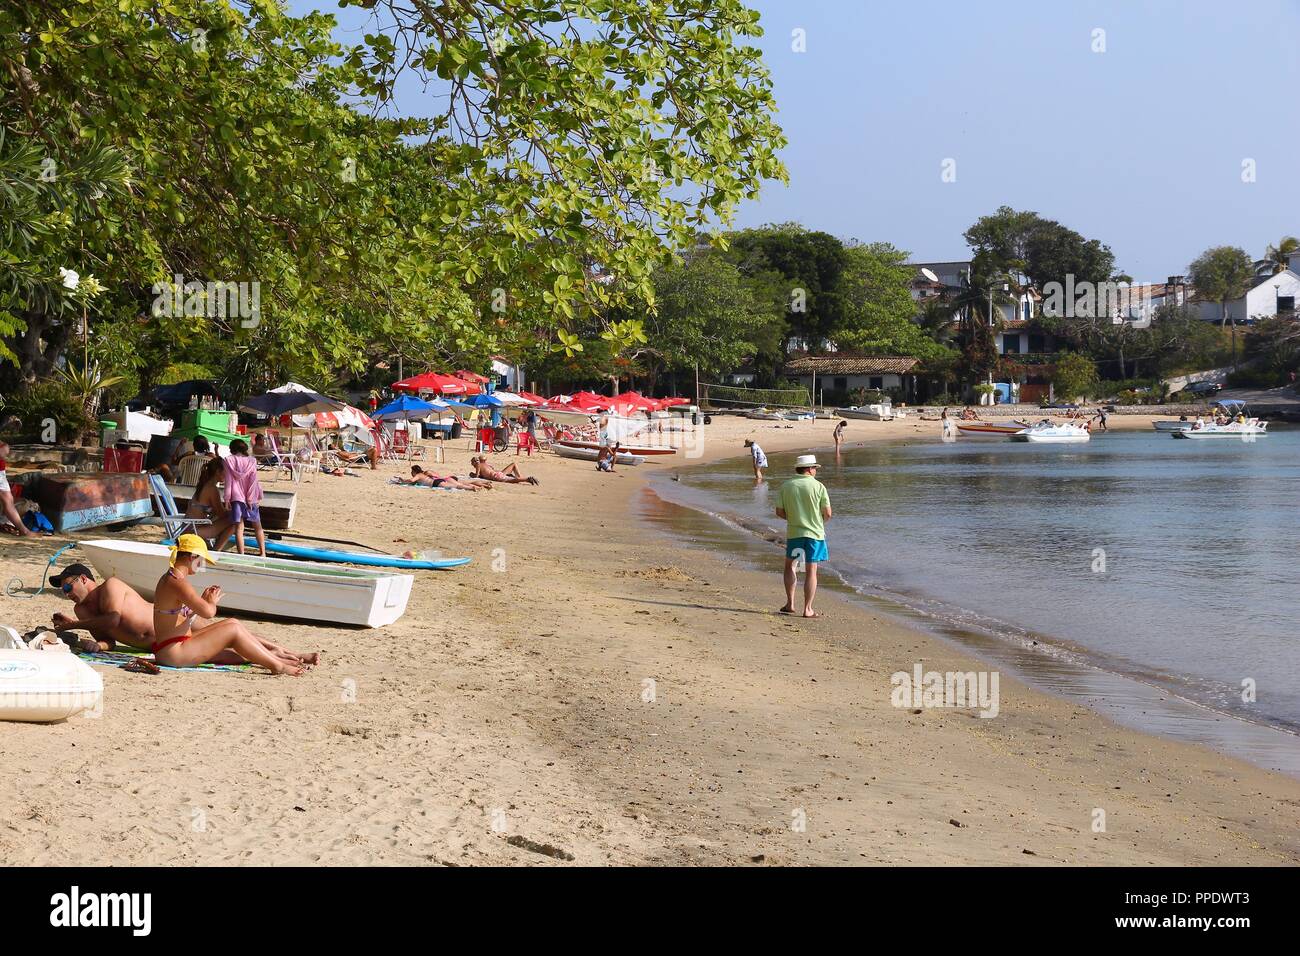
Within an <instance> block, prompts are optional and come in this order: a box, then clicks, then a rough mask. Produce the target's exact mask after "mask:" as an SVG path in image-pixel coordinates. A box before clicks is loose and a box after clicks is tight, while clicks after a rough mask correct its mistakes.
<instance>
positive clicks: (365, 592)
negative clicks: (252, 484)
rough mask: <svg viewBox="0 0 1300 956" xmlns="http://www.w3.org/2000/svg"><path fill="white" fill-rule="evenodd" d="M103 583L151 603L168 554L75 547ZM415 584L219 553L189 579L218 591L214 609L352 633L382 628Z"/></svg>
mask: <svg viewBox="0 0 1300 956" xmlns="http://www.w3.org/2000/svg"><path fill="white" fill-rule="evenodd" d="M78 547H80V548H81V550H82V551H84V552H85V553H86V556H87V557H88V558H89V559H90V563H91V564H93V565H94V566H95V569H96V570H97V571H99V573H100V574H101V575H103V576H104V577H108V576H110V575H113V576H115V577H117V578H120V579H121V580H122V581H125V582H126V583H127V584H129V585H130V586H131V587H133V588H135V589H136V590H137V591H139V592H140V593H141V594H142V595H143V596H144V597H145V598H147V599H149V600H153V593H154V586H155V585H156V584H157V583H158V579H159V578H160V577H162V575H163V574H164V573H165V572H166V570H167V561H168V556H169V554H170V552H169V549H168V548H167V547H166V546H165V545H161V544H148V543H145V542H139V541H113V540H95V541H82V542H81V543H80V544H79V545H78ZM413 581H414V578H413V577H412V576H411V575H409V574H394V573H392V572H388V571H382V570H378V569H370V568H352V567H343V566H341V565H337V564H333V565H329V564H317V563H314V562H310V561H295V560H291V559H288V558H262V557H258V556H256V555H238V554H233V553H229V552H226V553H223V554H221V555H220V556H219V558H218V559H217V561H216V562H213V563H210V564H208V565H207V567H206V568H205V569H204V570H203V571H202V572H201V573H200V574H199V575H197V576H196V577H195V579H194V586H195V587H196V588H197V589H198V590H200V591H201V590H203V588H206V587H208V586H209V585H212V584H218V585H220V586H221V589H222V591H223V592H224V593H223V595H222V598H221V610H223V611H242V612H244V613H246V614H256V615H261V616H268V617H288V618H297V619H299V620H304V621H318V622H322V623H331V624H351V625H355V626H358V627H383V626H384V625H385V624H392V623H393V622H394V621H396V620H397V619H398V618H400V617H401V616H402V615H403V614H404V613H406V602H407V601H408V600H409V599H410V597H411V585H412V582H413Z"/></svg>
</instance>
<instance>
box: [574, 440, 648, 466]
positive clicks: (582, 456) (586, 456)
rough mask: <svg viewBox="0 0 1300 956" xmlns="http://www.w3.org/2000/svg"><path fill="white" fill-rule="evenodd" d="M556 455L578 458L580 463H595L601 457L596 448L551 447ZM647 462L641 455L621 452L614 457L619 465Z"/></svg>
mask: <svg viewBox="0 0 1300 956" xmlns="http://www.w3.org/2000/svg"><path fill="white" fill-rule="evenodd" d="M551 447H552V448H553V449H554V451H555V453H556V454H557V455H559V456H560V457H561V458H577V459H579V460H580V461H595V460H596V459H597V458H598V457H599V456H600V451H599V450H598V449H596V448H574V447H572V446H571V445H560V444H555V445H552V446H551ZM643 461H645V458H643V457H642V456H641V455H629V454H628V453H627V452H619V453H618V454H617V455H615V456H614V462H615V464H619V465H639V464H641V462H643Z"/></svg>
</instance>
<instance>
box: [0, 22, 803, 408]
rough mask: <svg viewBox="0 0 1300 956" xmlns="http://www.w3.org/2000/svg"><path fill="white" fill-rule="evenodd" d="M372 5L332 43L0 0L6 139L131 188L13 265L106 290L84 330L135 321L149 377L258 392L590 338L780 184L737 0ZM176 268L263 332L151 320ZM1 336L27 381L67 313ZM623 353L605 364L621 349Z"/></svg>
mask: <svg viewBox="0 0 1300 956" xmlns="http://www.w3.org/2000/svg"><path fill="white" fill-rule="evenodd" d="M362 5H364V6H367V7H374V6H375V4H374V3H372V2H366V3H364V4H362ZM376 13H377V14H378V15H379V17H380V20H381V25H382V26H383V27H384V29H382V30H380V31H377V32H376V33H375V34H373V35H371V36H369V37H367V38H366V42H365V44H364V45H361V46H357V47H347V48H345V47H342V46H340V45H339V44H337V43H336V42H335V41H334V40H333V39H332V38H331V31H332V30H333V27H334V20H333V18H332V17H330V16H327V15H325V14H320V13H312V14H308V15H306V16H303V17H292V16H288V15H287V14H285V13H284V12H283V10H282V9H281V7H280V6H279V5H277V4H275V3H272V2H265V0H248V2H236V0H168V2H167V3H165V4H156V3H153V2H152V0H85V2H82V3H77V4H73V5H66V4H59V3H55V2H52V0H18V2H16V3H13V4H8V5H6V6H5V7H4V8H3V9H0V77H5V78H6V82H12V83H13V84H14V87H13V90H12V92H13V94H14V95H9V96H6V97H5V98H4V99H3V100H0V127H4V128H6V129H7V130H9V131H10V133H12V135H13V136H15V137H17V138H18V139H20V140H22V141H24V142H27V143H29V144H31V148H33V149H34V150H36V151H37V152H39V153H41V154H42V156H43V157H50V158H52V159H53V160H54V162H55V163H56V167H57V168H58V169H60V170H65V171H66V170H74V169H76V168H78V165H79V164H84V163H86V162H87V160H86V157H87V156H88V155H89V154H90V153H89V151H90V148H91V146H92V145H93V144H98V143H103V144H105V145H106V146H107V147H108V148H111V149H112V150H115V151H116V152H117V153H118V154H119V155H120V156H121V157H122V158H123V159H124V161H125V162H126V163H127V164H129V166H130V167H131V169H132V177H131V181H130V187H129V189H127V190H125V191H123V193H122V194H121V195H117V194H114V193H112V192H110V191H108V190H95V191H94V192H93V193H92V196H91V199H92V202H93V208H92V209H90V210H88V211H87V214H85V215H81V216H77V217H75V220H74V221H72V222H70V223H67V224H66V225H67V227H68V228H66V229H65V230H64V232H63V233H62V234H60V235H58V236H53V237H52V238H51V239H50V240H49V241H48V242H46V243H45V245H44V247H43V248H41V249H38V250H37V252H36V254H33V255H32V256H31V257H30V258H31V260H32V261H33V262H39V263H48V262H51V261H54V260H55V259H58V260H59V261H64V258H60V257H65V258H66V259H67V260H68V265H69V267H70V268H74V269H76V270H77V271H79V272H81V273H82V274H83V275H84V274H88V273H90V272H93V273H94V274H95V275H96V276H97V277H98V279H99V280H100V282H102V283H103V285H104V286H105V287H106V289H107V292H106V293H105V295H104V301H103V302H102V303H101V308H100V314H99V316H97V317H96V318H95V320H94V321H93V322H92V336H98V335H101V334H105V333H106V330H107V329H109V328H112V327H121V328H122V329H123V331H124V332H126V330H129V334H124V335H122V336H120V337H119V341H120V340H128V341H130V342H131V343H132V344H133V348H134V351H133V354H130V355H127V356H122V357H121V361H122V362H123V364H124V365H129V366H131V367H130V369H129V371H131V372H132V373H133V374H135V376H136V378H137V380H138V381H139V383H140V385H141V386H142V387H147V386H148V385H149V384H152V383H153V382H155V381H159V380H161V379H162V378H164V377H167V374H168V373H167V369H169V368H173V367H175V366H177V365H179V364H183V363H197V364H199V365H202V366H204V367H207V368H211V369H213V370H214V371H215V372H217V373H218V374H220V375H221V377H222V378H223V379H225V380H226V381H227V382H228V383H230V384H232V385H236V386H238V388H237V390H254V389H256V388H258V387H261V386H263V385H266V384H273V383H274V382H276V381H277V380H280V379H282V378H284V377H289V376H290V375H292V376H293V377H295V378H298V379H300V380H303V381H306V382H307V383H309V384H311V383H323V382H326V381H331V380H334V379H335V378H337V377H339V376H341V375H344V376H345V375H352V374H364V373H365V372H366V371H367V370H368V369H370V368H373V366H374V364H375V363H376V362H377V361H379V360H381V359H391V358H395V357H396V356H395V354H394V353H397V354H401V355H403V356H404V357H405V358H406V359H407V360H408V365H413V364H415V362H416V361H419V362H423V363H427V364H435V363H438V364H440V363H443V362H446V363H455V364H461V363H462V362H465V363H469V362H471V361H477V362H482V361H485V360H486V356H488V355H490V354H492V353H493V352H494V351H497V350H519V351H527V350H529V349H532V350H534V351H536V350H540V349H542V348H549V347H550V344H551V343H553V342H554V340H555V338H556V336H557V335H558V334H559V333H560V332H562V331H564V330H565V329H569V328H570V327H572V326H576V325H577V324H580V323H589V321H590V320H593V319H594V320H595V323H596V324H595V327H594V328H593V332H594V333H595V334H596V335H597V337H599V335H601V334H610V329H611V328H612V326H608V325H602V324H601V322H602V318H603V317H604V316H606V315H610V314H612V313H611V312H610V311H609V307H610V306H611V305H615V304H618V303H620V302H628V301H637V300H640V301H643V302H650V301H652V299H653V284H652V278H651V277H652V274H653V268H654V264H655V263H656V262H658V261H662V260H663V258H664V256H665V254H666V252H667V251H668V250H670V249H672V248H673V247H675V246H684V245H686V244H688V242H689V241H693V239H694V236H695V235H696V233H697V231H699V230H702V229H709V228H714V227H716V225H718V224H719V223H725V222H726V221H727V219H728V218H729V217H730V215H731V214H732V212H733V211H734V209H735V206H736V204H737V203H738V202H739V201H740V200H741V199H744V198H748V197H752V196H753V195H755V194H756V192H757V189H758V186H759V183H760V182H761V181H762V180H763V179H765V178H776V179H780V178H783V177H784V170H783V169H782V167H781V165H780V163H779V161H778V160H777V159H776V156H775V153H776V150H777V149H778V148H779V147H780V146H781V145H782V144H783V140H782V137H781V133H780V130H779V129H778V128H777V127H776V125H775V124H774V122H773V120H772V112H773V105H772V99H771V89H770V81H769V79H768V76H767V73H766V71H765V69H764V68H763V66H762V62H761V58H760V56H759V54H758V51H757V50H756V49H755V48H753V47H752V46H750V45H748V42H747V41H748V38H750V37H754V36H757V35H759V33H760V32H761V31H760V29H759V27H758V21H757V15H756V14H754V13H753V12H752V11H749V10H748V9H746V8H745V7H744V6H743V5H742V4H740V3H739V2H737V0H722V2H717V0H709V2H704V0H698V2H691V0H687V2H681V0H679V2H675V3H673V4H671V5H669V4H666V3H658V2H655V3H649V4H647V3H644V2H640V0H638V2H631V0H591V2H585V3H573V2H568V0H565V2H560V0H535V2H531V3H528V4H498V3H495V2H490V0H466V2H462V3H456V4H430V5H426V4H419V5H416V7H414V8H408V7H406V6H405V5H397V4H393V5H387V4H381V5H379V7H378V8H377V10H376ZM402 68H406V69H410V70H416V71H420V72H423V73H424V74H425V77H426V78H427V79H428V80H429V81H430V83H431V89H430V92H431V95H430V98H429V103H430V110H429V112H430V114H432V115H430V116H429V117H428V118H425V119H418V118H413V119H404V120H400V121H394V120H386V119H383V118H379V117H378V116H377V114H378V113H379V112H381V110H379V109H378V108H380V107H382V106H383V105H384V104H385V103H386V101H387V99H388V97H389V95H390V94H391V90H392V85H393V83H394V82H395V81H396V75H397V73H398V71H399V70H400V69H402ZM11 78H12V79H11ZM21 165H22V166H23V167H24V168H30V162H24V163H23V164H21ZM35 173H36V170H34V169H33V170H31V171H30V173H29V174H28V176H27V178H28V179H30V178H32V176H34V175H35ZM9 251H10V249H9V248H8V247H7V248H6V252H7V253H8V252H9ZM42 268H44V266H42ZM46 271H47V272H48V269H47V270H46ZM177 275H179V276H181V277H182V282H199V283H205V282H210V281H221V282H227V281H229V282H241V281H242V282H258V283H260V288H261V315H260V318H259V320H258V321H256V322H248V321H247V317H246V316H239V317H237V318H236V317H231V316H213V315H209V314H203V315H193V314H189V315H186V314H180V315H177V314H167V315H157V314H155V309H154V305H155V303H156V301H157V300H158V299H159V296H160V295H161V296H162V302H164V303H165V302H166V301H167V300H168V299H169V298H170V297H169V296H168V294H167V293H168V292H169V290H168V288H167V287H166V285H165V284H167V283H170V282H171V281H172V278H173V277H174V276H177ZM45 278H46V280H47V281H48V278H49V276H48V275H46V276H45ZM597 280H598V281H597ZM159 284H163V285H162V286H159ZM498 293H503V294H504V297H505V299H506V302H507V306H506V308H505V310H504V311H498V310H497V309H496V308H495V307H494V305H495V303H496V302H497V299H498V298H499V296H498ZM2 321H5V320H4V319H3V317H0V322H2ZM8 321H9V324H8V325H6V326H3V327H0V335H3V336H4V341H5V342H6V344H7V346H8V347H9V348H11V349H12V351H13V352H14V354H15V355H16V357H17V360H18V368H17V376H19V377H20V378H21V379H25V380H27V381H31V380H33V379H35V378H37V377H39V376H43V375H45V374H47V373H48V372H49V370H50V369H51V368H52V367H53V366H54V365H56V364H57V363H58V362H60V361H61V359H62V358H63V354H64V351H65V349H66V346H67V343H68V339H69V336H70V331H71V329H70V323H68V322H66V321H64V318H63V317H62V316H61V315H60V314H58V313H57V312H56V311H54V310H51V309H49V308H44V307H40V306H35V307H33V305H32V304H31V303H27V304H26V305H25V307H24V308H23V309H22V310H21V311H20V312H18V313H17V314H14V315H13V316H12V318H11V319H10V320H8ZM20 323H21V324H23V325H25V326H26V331H25V332H24V336H25V338H23V339H19V338H18V337H16V332H17V329H18V325H19V324H20ZM566 334H572V333H571V330H570V332H569V333H566ZM618 334H619V336H620V338H621V339H622V340H623V341H621V342H615V343H613V345H612V348H613V351H615V352H617V351H620V350H621V349H622V348H623V347H626V346H627V345H629V344H633V343H636V341H637V338H638V336H639V335H640V332H639V329H638V327H637V325H636V323H632V324H631V325H622V326H620V327H619V333H618ZM109 371H113V372H119V373H120V371H122V370H120V369H112V370H109ZM10 375H11V381H12V376H13V375H14V373H13V372H12V371H11V372H10Z"/></svg>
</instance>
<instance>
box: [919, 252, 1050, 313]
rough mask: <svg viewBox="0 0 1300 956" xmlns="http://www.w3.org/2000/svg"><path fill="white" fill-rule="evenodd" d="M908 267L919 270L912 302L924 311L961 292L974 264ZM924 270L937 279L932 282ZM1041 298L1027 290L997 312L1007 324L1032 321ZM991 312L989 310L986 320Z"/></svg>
mask: <svg viewBox="0 0 1300 956" xmlns="http://www.w3.org/2000/svg"><path fill="white" fill-rule="evenodd" d="M908 266H910V267H911V268H913V269H915V270H916V275H915V276H914V277H913V278H912V282H911V293H912V301H913V302H915V303H916V304H917V305H918V306H922V307H923V306H924V305H925V304H926V303H927V302H929V301H930V300H932V299H936V298H938V297H939V296H941V295H943V294H945V293H948V294H953V293H956V292H958V291H959V290H960V289H961V288H962V285H963V284H964V283H965V282H966V277H967V275H969V274H970V268H971V263H970V260H969V259H960V260H956V261H953V262H909V263H908ZM922 270H925V271H928V272H929V273H930V274H931V275H933V276H934V277H935V278H934V279H930V278H929V276H927V275H925V274H924V272H923V271H922ZM1039 298H1040V296H1039V294H1038V292H1037V291H1036V290H1034V289H1033V288H1030V287H1025V288H1024V289H1022V290H1020V292H1018V293H1016V294H1015V301H1014V302H1007V303H1000V304H998V305H995V306H994V310H995V311H996V312H998V313H1000V314H1001V317H1002V320H1003V321H1004V322H1013V321H1015V320H1017V319H1031V318H1033V316H1034V309H1035V307H1036V305H1035V304H1036V303H1037V302H1038V300H1039ZM987 311H988V310H987V307H986V309H985V316H986V317H987Z"/></svg>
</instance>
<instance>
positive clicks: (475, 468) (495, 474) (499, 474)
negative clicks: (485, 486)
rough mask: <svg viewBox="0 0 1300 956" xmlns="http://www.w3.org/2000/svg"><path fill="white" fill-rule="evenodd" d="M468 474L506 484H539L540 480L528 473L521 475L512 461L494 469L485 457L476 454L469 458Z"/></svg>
mask: <svg viewBox="0 0 1300 956" xmlns="http://www.w3.org/2000/svg"><path fill="white" fill-rule="evenodd" d="M469 467H470V474H471V475H473V477H475V478H483V479H486V480H487V481H503V482H505V483H506V484H508V485H518V484H524V483H527V484H530V485H540V484H541V482H540V481H538V480H537V479H536V478H533V477H531V476H530V475H523V474H520V472H519V466H518V465H517V464H515V463H514V462H511V463H510V464H508V465H506V467H505V468H504V469H496V468H493V467H492V466H491V465H489V464H488V461H487V459H486V458H484V457H482V456H476V457H474V458H471V459H470V460H469Z"/></svg>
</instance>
